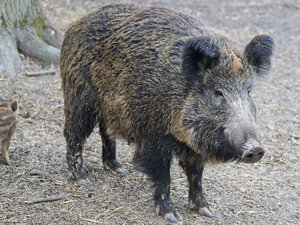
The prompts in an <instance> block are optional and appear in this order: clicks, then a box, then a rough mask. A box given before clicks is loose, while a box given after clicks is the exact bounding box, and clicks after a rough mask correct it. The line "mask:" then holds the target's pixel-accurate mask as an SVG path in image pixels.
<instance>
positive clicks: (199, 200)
mask: <svg viewBox="0 0 300 225" xmlns="http://www.w3.org/2000/svg"><path fill="white" fill-rule="evenodd" d="M179 164H180V166H181V167H182V168H183V169H184V170H185V172H186V175H187V178H188V182H189V205H190V208H193V206H195V208H196V211H197V212H198V213H199V214H200V215H202V216H207V217H210V218H213V217H215V215H214V213H213V212H212V211H211V210H210V209H209V207H208V203H207V201H206V199H205V197H204V195H203V191H202V174H203V169H204V167H203V165H202V163H201V160H199V159H198V160H197V156H195V155H194V154H193V153H190V154H188V155H185V156H184V157H181V158H180V160H179Z"/></svg>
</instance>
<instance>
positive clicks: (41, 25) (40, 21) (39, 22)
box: [30, 15, 47, 36]
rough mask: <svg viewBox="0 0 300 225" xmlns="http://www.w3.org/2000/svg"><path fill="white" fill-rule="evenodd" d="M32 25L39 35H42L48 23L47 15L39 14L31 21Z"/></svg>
mask: <svg viewBox="0 0 300 225" xmlns="http://www.w3.org/2000/svg"><path fill="white" fill-rule="evenodd" d="M30 26H32V27H33V28H34V29H35V31H36V33H37V35H38V36H40V35H41V33H42V30H44V29H45V28H46V27H47V25H46V17H45V16H43V15H39V16H37V17H35V18H34V20H33V21H32V22H31V24H30Z"/></svg>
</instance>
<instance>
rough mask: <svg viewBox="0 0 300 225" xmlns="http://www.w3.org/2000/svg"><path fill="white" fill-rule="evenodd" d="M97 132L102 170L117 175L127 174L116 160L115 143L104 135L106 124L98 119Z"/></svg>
mask: <svg viewBox="0 0 300 225" xmlns="http://www.w3.org/2000/svg"><path fill="white" fill-rule="evenodd" d="M99 130H100V135H101V140H102V161H103V166H104V168H107V169H110V170H112V171H113V172H116V173H118V174H127V173H128V171H127V170H126V169H125V168H123V167H122V165H121V164H120V163H119V162H118V161H117V159H116V141H115V140H112V139H111V138H110V137H109V136H108V135H107V134H106V124H105V122H104V121H103V120H101V119H99Z"/></svg>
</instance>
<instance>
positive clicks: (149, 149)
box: [133, 136, 182, 224]
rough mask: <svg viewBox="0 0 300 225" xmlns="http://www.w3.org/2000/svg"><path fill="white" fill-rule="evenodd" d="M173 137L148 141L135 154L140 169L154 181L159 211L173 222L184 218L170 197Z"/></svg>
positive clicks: (155, 198)
mask: <svg viewBox="0 0 300 225" xmlns="http://www.w3.org/2000/svg"><path fill="white" fill-rule="evenodd" d="M173 140H174V139H173V138H172V137H169V136H166V137H164V138H161V139H160V140H158V141H157V140H155V141H148V142H147V143H146V144H145V145H144V146H143V147H142V149H138V150H137V152H136V153H135V156H134V159H133V160H134V163H135V165H136V167H137V168H138V169H140V170H141V171H142V172H144V173H146V174H147V175H148V176H149V177H150V178H151V179H152V181H153V182H154V187H155V192H154V200H155V203H156V206H157V212H158V214H159V215H162V216H163V217H164V218H165V219H167V220H168V221H169V222H171V223H178V224H180V223H182V218H181V216H180V215H179V213H178V212H177V211H176V210H175V208H174V207H173V203H172V201H171V197H170V182H171V180H170V179H171V178H170V167H171V160H172V146H173Z"/></svg>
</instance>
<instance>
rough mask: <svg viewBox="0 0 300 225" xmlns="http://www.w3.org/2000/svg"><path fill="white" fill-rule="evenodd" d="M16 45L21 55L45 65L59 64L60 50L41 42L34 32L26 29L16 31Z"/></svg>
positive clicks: (28, 28)
mask: <svg viewBox="0 0 300 225" xmlns="http://www.w3.org/2000/svg"><path fill="white" fill-rule="evenodd" d="M16 33H17V45H18V48H19V50H20V52H21V53H23V54H24V55H27V56H29V57H32V58H35V59H38V60H40V61H43V62H46V63H53V64H58V63H59V55H60V49H58V48H56V47H53V46H51V45H48V44H46V43H45V42H43V41H42V40H41V39H40V38H39V37H38V35H37V34H36V32H35V30H34V29H33V28H31V27H27V28H25V29H22V30H17V32H16Z"/></svg>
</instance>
